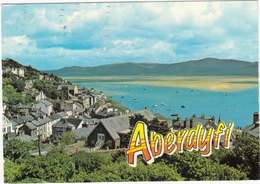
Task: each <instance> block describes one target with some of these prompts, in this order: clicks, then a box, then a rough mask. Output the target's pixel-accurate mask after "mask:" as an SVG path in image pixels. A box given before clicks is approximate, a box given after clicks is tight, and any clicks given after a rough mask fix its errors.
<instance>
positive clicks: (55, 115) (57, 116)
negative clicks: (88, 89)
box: [49, 112, 67, 120]
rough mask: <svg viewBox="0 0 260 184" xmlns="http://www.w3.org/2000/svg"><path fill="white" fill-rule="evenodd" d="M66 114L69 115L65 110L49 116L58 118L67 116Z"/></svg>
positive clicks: (53, 118)
mask: <svg viewBox="0 0 260 184" xmlns="http://www.w3.org/2000/svg"><path fill="white" fill-rule="evenodd" d="M65 116H67V113H65V112H58V113H56V114H53V115H51V116H49V118H50V119H52V120H57V119H59V118H63V117H65Z"/></svg>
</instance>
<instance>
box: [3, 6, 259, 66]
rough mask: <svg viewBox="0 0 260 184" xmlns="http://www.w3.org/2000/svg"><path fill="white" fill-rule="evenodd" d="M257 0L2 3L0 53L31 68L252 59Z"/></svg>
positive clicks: (255, 43)
mask: <svg viewBox="0 0 260 184" xmlns="http://www.w3.org/2000/svg"><path fill="white" fill-rule="evenodd" d="M257 24H258V21H257V2H256V1H249V2H241V1H229V2H222V1H220V2H154V3H151V2H150V3H147V2H146V3H140V2H139V3H74V4H26V5H23V4H17V5H15V4H13V5H2V58H3V59H5V58H12V59H14V60H16V61H18V62H20V63H22V64H24V65H31V66H33V67H35V68H37V69H58V68H62V67H67V66H97V65H103V64H111V63H121V62H145V63H154V62H156V63H176V62H182V61H188V60H193V59H200V58H205V57H216V58H224V59H238V60H245V61H257V60H258V41H257V37H258V33H257V27H258V25H257Z"/></svg>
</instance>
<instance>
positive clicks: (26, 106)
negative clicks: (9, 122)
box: [17, 105, 31, 109]
mask: <svg viewBox="0 0 260 184" xmlns="http://www.w3.org/2000/svg"><path fill="white" fill-rule="evenodd" d="M17 108H18V109H30V108H31V106H30V105H19V106H18V107H17Z"/></svg>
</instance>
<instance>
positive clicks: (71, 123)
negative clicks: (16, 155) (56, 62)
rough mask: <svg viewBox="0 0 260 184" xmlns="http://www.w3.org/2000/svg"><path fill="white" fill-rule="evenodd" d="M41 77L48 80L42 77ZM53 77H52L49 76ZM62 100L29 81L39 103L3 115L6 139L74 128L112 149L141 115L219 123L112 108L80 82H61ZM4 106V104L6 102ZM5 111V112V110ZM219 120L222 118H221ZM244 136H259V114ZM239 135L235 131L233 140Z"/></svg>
mask: <svg viewBox="0 0 260 184" xmlns="http://www.w3.org/2000/svg"><path fill="white" fill-rule="evenodd" d="M6 71H11V72H13V73H15V74H16V75H18V76H24V70H23V69H22V68H20V69H10V68H7V69H6ZM40 78H42V80H46V78H44V77H43V76H40ZM47 80H51V79H47ZM57 90H59V91H60V92H61V94H62V95H61V96H62V97H61V99H55V100H54V99H48V98H47V97H46V95H45V94H44V93H43V92H42V91H38V90H36V89H35V88H33V81H27V82H26V90H25V91H24V92H22V94H23V95H30V96H32V97H33V98H34V99H35V101H36V103H35V104H32V105H23V104H17V109H18V114H17V116H16V117H13V118H7V116H6V115H5V114H3V115H2V127H3V134H4V137H5V139H10V138H12V137H17V138H19V139H22V140H27V141H28V140H32V141H33V140H37V139H38V138H39V139H41V140H42V141H44V142H53V141H54V140H56V139H58V138H59V137H60V136H61V135H62V133H63V132H67V131H72V132H73V133H74V135H75V138H76V140H81V139H82V138H86V139H85V140H87V142H86V145H88V146H91V147H95V148H101V147H106V148H110V149H116V148H125V147H127V146H128V140H129V139H128V138H129V136H130V133H131V131H132V128H133V127H131V125H130V117H132V116H134V115H142V116H143V117H144V118H145V119H147V120H148V121H150V120H152V119H154V118H157V119H159V121H164V122H167V124H168V127H169V129H170V130H171V131H176V130H181V129H189V128H194V127H196V125H197V124H198V123H200V124H202V125H203V126H204V127H213V128H215V129H216V127H217V124H218V122H217V121H216V119H215V117H210V118H205V116H203V115H202V116H201V117H196V115H193V116H192V117H190V119H188V118H185V119H181V117H180V116H178V117H177V118H176V119H168V118H165V117H163V116H162V115H161V114H158V113H152V112H151V111H150V110H149V109H148V108H145V109H143V110H139V111H135V112H130V111H129V110H122V109H118V108H116V107H113V105H111V104H110V103H109V102H108V101H107V97H106V96H105V95H104V94H103V93H102V92H97V91H95V89H93V88H92V89H90V90H89V89H86V88H82V87H79V86H78V85H74V84H72V85H68V84H62V85H59V86H58V87H57ZM3 105H4V107H3V109H5V104H3ZM3 112H4V111H3ZM218 121H220V120H218ZM242 134H243V136H247V137H252V138H256V139H259V118H258V113H257V112H256V113H254V115H253V124H252V125H249V126H247V127H245V128H244V129H243V130H242ZM235 138H236V137H235V136H234V134H232V136H231V139H235Z"/></svg>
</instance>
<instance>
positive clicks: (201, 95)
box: [69, 79, 259, 128]
mask: <svg viewBox="0 0 260 184" xmlns="http://www.w3.org/2000/svg"><path fill="white" fill-rule="evenodd" d="M69 81H71V82H72V83H75V84H78V85H79V86H82V87H86V88H95V89H96V90H100V91H103V92H104V93H105V95H106V96H108V97H110V98H112V99H113V100H115V101H118V102H120V103H121V104H122V105H124V106H127V107H128V108H130V109H131V111H137V110H141V109H144V108H149V109H150V110H151V111H152V112H159V113H161V114H162V115H164V116H165V117H167V118H170V119H176V116H173V115H178V116H180V117H181V118H182V119H185V118H186V117H187V118H190V117H191V116H193V115H194V114H195V115H196V116H197V117H200V116H202V115H204V116H205V117H206V118H208V117H212V116H214V117H215V118H216V120H217V121H218V120H219V118H220V119H221V121H223V122H224V123H226V124H227V123H228V122H229V121H232V122H233V123H234V127H235V128H244V127H245V126H246V125H250V124H252V123H253V113H254V112H258V108H259V105H258V88H250V89H245V90H240V91H232V92H222V91H209V90H199V89H190V88H180V87H169V86H151V85H137V84H118V83H113V82H112V83H110V82H102V81H98V82H97V81H92V80H89V79H69Z"/></svg>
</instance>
